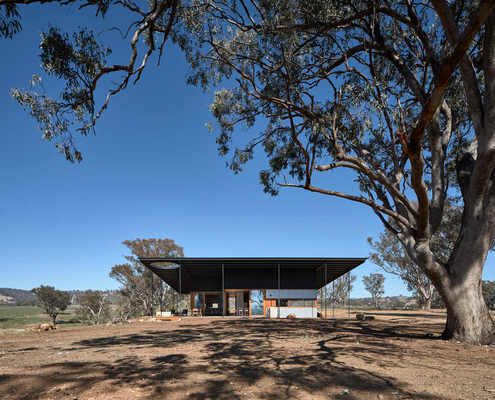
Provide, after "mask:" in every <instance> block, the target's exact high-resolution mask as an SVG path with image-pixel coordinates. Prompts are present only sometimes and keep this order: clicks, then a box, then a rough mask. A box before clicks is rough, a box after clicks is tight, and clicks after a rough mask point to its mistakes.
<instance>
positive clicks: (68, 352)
mask: <svg viewBox="0 0 495 400" xmlns="http://www.w3.org/2000/svg"><path fill="white" fill-rule="evenodd" d="M374 315H375V317H376V319H375V320H372V321H364V322H360V321H355V320H346V319H344V318H340V319H337V320H279V321H277V320H265V319H261V318H254V319H232V318H228V319H227V318H184V319H182V320H180V321H173V322H144V323H143V322H141V323H139V322H136V323H132V324H127V325H115V326H100V327H82V326H78V327H75V326H72V327H68V326H62V327H59V329H58V330H57V331H52V332H42V333H37V332H36V333H35V332H29V333H23V334H13V333H6V334H3V335H0V398H2V399H72V400H75V399H79V400H84V399H88V400H89V399H157V398H163V399H167V400H175V399H191V400H206V399H211V400H221V399H223V400H227V399H229V400H232V399H233V400H235V399H267V400H268V399H270V400H276V399H327V400H328V399H351V400H355V399H424V400H436V399H464V400H467V399H476V400H482V399H491V400H492V399H495V347H494V346H468V345H461V344H456V343H450V342H444V341H441V340H438V339H434V338H432V336H434V335H435V336H436V335H438V334H439V333H440V332H441V329H442V321H443V318H444V316H443V314H441V313H437V312H430V313H426V312H405V311H388V312H387V311H383V312H380V313H374ZM340 316H342V315H340Z"/></svg>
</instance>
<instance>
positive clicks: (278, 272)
mask: <svg viewBox="0 0 495 400" xmlns="http://www.w3.org/2000/svg"><path fill="white" fill-rule="evenodd" d="M277 275H278V303H277V318H280V264H277Z"/></svg>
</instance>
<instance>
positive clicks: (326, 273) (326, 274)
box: [325, 263, 328, 318]
mask: <svg viewBox="0 0 495 400" xmlns="http://www.w3.org/2000/svg"><path fill="white" fill-rule="evenodd" d="M327 279H328V272H327V264H326V263H325V318H326V317H327V297H328V296H327V286H328V285H327Z"/></svg>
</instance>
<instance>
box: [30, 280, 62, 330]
mask: <svg viewBox="0 0 495 400" xmlns="http://www.w3.org/2000/svg"><path fill="white" fill-rule="evenodd" d="M33 293H34V294H35V295H36V297H37V298H38V301H39V303H40V305H41V306H42V307H43V309H44V310H45V312H46V313H47V314H48V315H49V316H50V318H51V319H52V321H53V324H54V325H55V323H56V320H57V316H58V314H60V313H61V312H62V311H64V310H66V309H67V307H68V306H69V304H70V296H69V294H68V293H67V292H64V291H62V290H57V289H55V288H54V287H53V286H44V285H41V286H39V287H37V288H34V289H33Z"/></svg>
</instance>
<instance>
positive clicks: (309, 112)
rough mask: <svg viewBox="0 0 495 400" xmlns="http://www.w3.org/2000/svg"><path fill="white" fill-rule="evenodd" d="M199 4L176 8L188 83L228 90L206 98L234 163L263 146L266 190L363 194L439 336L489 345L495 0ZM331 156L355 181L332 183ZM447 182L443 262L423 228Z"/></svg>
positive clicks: (494, 213) (494, 211) (494, 218)
mask: <svg viewBox="0 0 495 400" xmlns="http://www.w3.org/2000/svg"><path fill="white" fill-rule="evenodd" d="M196 4H197V6H196V8H190V9H189V14H187V15H185V18H184V24H185V27H186V30H187V31H188V33H187V34H186V35H188V34H189V33H192V34H193V37H194V40H193V41H191V40H189V41H184V43H187V44H188V47H186V51H187V54H188V57H189V60H190V63H191V66H192V68H193V73H192V75H191V78H190V81H191V82H192V83H194V84H198V85H202V86H204V87H210V86H213V87H218V86H222V87H223V89H221V90H218V91H217V92H216V93H215V97H214V100H213V104H212V105H211V110H212V113H213V115H214V116H215V118H216V122H217V127H218V129H219V134H218V137H217V141H218V145H219V151H220V154H222V155H229V154H230V155H232V158H231V159H230V160H231V162H230V165H231V168H232V169H233V170H234V171H240V170H241V169H242V165H243V164H244V163H246V162H247V161H249V160H250V159H251V158H252V157H253V154H254V151H255V148H256V147H257V146H262V147H263V148H264V151H265V153H266V156H267V157H268V168H267V169H266V170H264V171H261V175H260V176H261V181H262V183H263V185H264V188H265V191H266V192H268V193H271V194H276V193H277V192H278V191H279V189H280V188H281V187H292V188H300V189H304V190H307V191H311V192H315V193H320V194H323V195H328V196H337V197H340V198H344V199H348V200H350V201H354V202H358V203H361V204H364V205H366V206H368V207H370V209H371V210H372V211H373V212H374V213H375V214H376V215H377V217H378V218H379V219H380V220H381V222H382V223H383V224H384V225H385V227H386V228H387V229H388V230H389V231H391V232H392V233H393V234H394V235H396V237H397V238H398V240H399V241H400V242H401V243H402V245H403V246H404V248H405V249H406V251H407V253H408V255H409V257H410V258H411V259H412V260H413V261H414V262H415V263H416V264H417V265H419V266H420V267H421V268H422V269H423V270H424V271H425V273H426V274H427V275H428V277H429V278H430V279H431V281H432V282H433V283H434V285H435V287H436V288H437V289H438V291H439V292H440V294H441V296H442V297H443V299H444V301H445V303H446V305H447V323H446V327H445V331H444V337H445V338H456V339H458V340H462V341H466V342H471V343H488V342H491V341H492V340H493V337H494V323H493V320H492V318H491V317H490V314H489V312H488V309H487V306H486V304H485V301H484V300H483V296H482V291H481V276H482V271H483V266H484V263H485V259H486V256H487V252H488V250H489V248H490V245H491V243H492V241H493V240H494V238H495V208H494V205H495V185H494V180H495V176H494V169H495V14H494V13H493V9H494V7H495V2H494V1H487V0H485V1H479V2H478V1H474V2H464V1H453V2H447V1H445V0H431V1H427V2H425V1H416V0H399V1H387V0H384V1H352V2H350V1H343V0H333V1H326V0H325V1H323V0H321V1H307V0H304V1H299V0H292V1H270V0H265V1H256V2H255V1H249V2H247V1H197V2H196ZM189 39H190V38H189ZM241 125H244V126H247V128H249V132H252V136H251V139H250V140H249V141H247V142H242V139H241V138H238V137H237V136H236V135H235V133H236V131H237V128H238V127H239V126H241ZM244 131H245V128H244V129H243V136H244V137H245V132H244ZM338 169H349V170H352V171H353V172H354V173H355V176H356V180H357V183H358V193H344V192H342V191H339V190H338V188H335V187H334V186H332V179H331V176H330V175H328V174H330V173H331V172H332V171H335V170H338ZM457 192H458V194H459V195H460V201H459V204H458V205H459V206H460V207H463V217H462V224H461V227H460V230H459V232H458V235H457V239H456V241H455V243H453V244H452V251H451V254H450V255H449V257H448V260H447V261H446V262H444V261H443V260H442V258H441V257H438V256H437V255H436V254H435V253H434V251H432V246H431V244H432V236H433V235H434V234H435V232H436V231H437V230H438V228H439V225H440V222H441V220H442V215H443V213H444V209H445V203H446V197H447V195H448V194H449V193H451V194H455V193H457Z"/></svg>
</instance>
